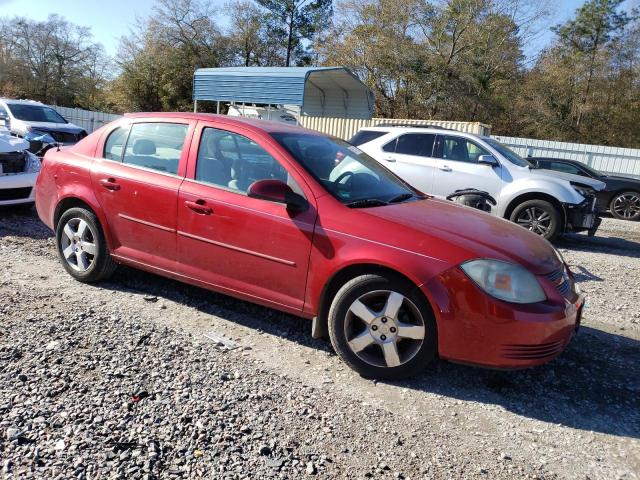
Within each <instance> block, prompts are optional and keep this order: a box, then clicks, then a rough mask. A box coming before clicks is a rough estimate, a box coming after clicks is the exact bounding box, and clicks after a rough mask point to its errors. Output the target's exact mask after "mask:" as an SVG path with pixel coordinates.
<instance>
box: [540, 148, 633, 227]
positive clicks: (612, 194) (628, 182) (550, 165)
mask: <svg viewBox="0 0 640 480" xmlns="http://www.w3.org/2000/svg"><path fill="white" fill-rule="evenodd" d="M529 160H533V161H535V162H536V163H537V165H538V168H544V169H547V170H556V171H558V172H565V173H573V174H575V175H582V176H583V177H591V178H596V179H598V180H600V181H602V182H604V183H606V185H607V186H606V187H605V188H604V190H602V191H600V192H598V193H597V194H596V202H597V205H598V209H599V210H601V211H606V210H608V211H609V212H611V215H613V216H614V217H616V218H620V219H622V220H640V178H633V177H619V176H617V175H607V174H604V173H602V172H599V171H597V170H594V169H593V168H591V167H589V166H587V165H585V164H584V163H581V162H577V161H575V160H566V159H562V158H542V157H530V158H529Z"/></svg>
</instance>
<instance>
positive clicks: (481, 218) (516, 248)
mask: <svg viewBox="0 0 640 480" xmlns="http://www.w3.org/2000/svg"><path fill="white" fill-rule="evenodd" d="M360 211H361V212H363V213H366V214H368V215H372V216H375V217H378V218H380V219H383V220H387V221H388V222H389V225H388V229H385V231H388V232H393V231H396V229H397V226H398V224H400V225H402V226H403V227H404V230H405V231H404V235H398V236H394V244H396V242H400V243H401V245H397V246H399V247H402V248H405V249H407V250H411V251H414V252H416V253H421V254H425V255H429V256H433V257H436V258H439V259H441V260H443V261H445V262H447V263H450V264H453V265H458V264H460V263H462V262H465V261H467V260H472V259H475V258H492V259H496V260H503V261H508V262H512V263H516V264H519V265H521V266H523V267H525V268H526V269H527V270H529V271H530V272H532V273H534V274H537V275H544V274H548V273H550V272H553V271H556V270H558V269H560V268H561V266H562V261H561V260H560V258H559V256H558V255H557V253H556V251H555V249H554V248H553V247H552V246H551V244H550V243H549V242H548V241H546V240H545V239H543V238H542V237H539V236H538V235H536V234H534V233H531V232H530V231H528V230H526V229H524V228H522V227H520V226H518V225H516V224H514V223H512V222H509V221H507V220H503V219H501V218H498V217H496V216H494V215H491V214H489V213H485V212H481V211H480V210H476V209H473V208H470V207H465V206H462V205H459V204H456V203H453V202H448V201H445V200H436V199H427V200H421V201H415V202H406V203H400V204H394V205H387V206H384V207H376V208H367V209H362V210H360ZM407 233H408V234H407ZM450 246H455V247H457V248H454V249H452V248H450ZM452 252H453V253H452ZM453 265H451V266H453Z"/></svg>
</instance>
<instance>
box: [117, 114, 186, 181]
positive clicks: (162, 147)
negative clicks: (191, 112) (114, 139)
mask: <svg viewBox="0 0 640 480" xmlns="http://www.w3.org/2000/svg"><path fill="white" fill-rule="evenodd" d="M188 128H189V127H188V125H184V124H179V123H135V124H133V125H132V126H131V132H130V133H129V138H128V140H127V147H126V148H125V151H124V158H123V159H122V163H128V164H130V165H137V166H140V167H145V168H150V169H152V170H157V171H159V172H165V173H171V174H173V175H175V174H176V173H178V164H179V163H180V156H181V155H182V147H183V145H184V139H185V137H186V136H187V130H188Z"/></svg>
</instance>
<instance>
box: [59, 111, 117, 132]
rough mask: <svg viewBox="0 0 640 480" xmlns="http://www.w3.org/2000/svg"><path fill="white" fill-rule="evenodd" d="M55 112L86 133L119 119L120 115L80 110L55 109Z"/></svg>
mask: <svg viewBox="0 0 640 480" xmlns="http://www.w3.org/2000/svg"><path fill="white" fill-rule="evenodd" d="M53 108H55V110H56V111H57V112H58V113H59V114H60V115H62V116H63V117H64V118H66V119H67V120H68V121H69V122H71V123H75V124H76V125H78V126H79V127H82V128H84V129H85V130H86V131H87V132H88V133H91V132H93V131H94V130H97V129H98V128H100V127H101V126H103V125H105V124H107V123H109V122H111V121H113V120H116V119H118V118H120V115H115V114H113V113H105V112H92V111H91V110H83V109H81V108H68V107H56V106H54V107H53Z"/></svg>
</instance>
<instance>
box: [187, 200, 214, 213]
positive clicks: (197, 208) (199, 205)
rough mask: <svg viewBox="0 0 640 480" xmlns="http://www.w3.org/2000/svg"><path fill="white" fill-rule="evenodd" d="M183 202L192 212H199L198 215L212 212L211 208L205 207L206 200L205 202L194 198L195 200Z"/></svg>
mask: <svg viewBox="0 0 640 480" xmlns="http://www.w3.org/2000/svg"><path fill="white" fill-rule="evenodd" d="M184 204H185V205H186V206H187V207H188V208H190V209H191V210H193V211H194V212H196V213H199V214H200V215H211V214H212V213H213V208H211V207H207V205H206V204H207V202H205V201H204V200H202V199H200V200H196V201H195V202H192V201H191V200H186V201H185V202H184Z"/></svg>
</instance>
